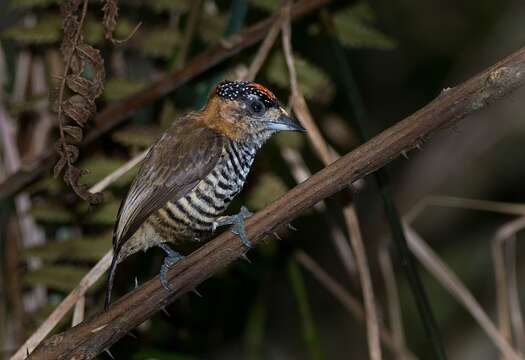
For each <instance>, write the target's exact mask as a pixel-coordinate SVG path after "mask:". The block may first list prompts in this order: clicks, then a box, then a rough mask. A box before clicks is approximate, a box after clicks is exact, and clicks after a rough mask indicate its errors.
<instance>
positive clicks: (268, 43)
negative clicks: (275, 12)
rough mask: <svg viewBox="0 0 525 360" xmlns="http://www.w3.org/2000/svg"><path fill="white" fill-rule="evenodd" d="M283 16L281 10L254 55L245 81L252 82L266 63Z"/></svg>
mask: <svg viewBox="0 0 525 360" xmlns="http://www.w3.org/2000/svg"><path fill="white" fill-rule="evenodd" d="M283 14H284V9H282V10H281V12H280V15H279V18H278V19H277V21H275V22H274V23H273V25H272V27H271V28H270V31H268V34H267V35H266V37H265V38H264V41H263V42H262V44H261V46H260V47H259V49H258V50H257V54H256V55H255V57H254V59H253V61H252V62H251V64H250V67H249V68H248V72H247V73H246V76H245V80H250V81H253V80H254V79H255V76H256V75H257V73H258V72H259V70H260V69H261V67H262V66H263V64H264V62H265V61H266V58H267V57H268V54H269V53H270V50H271V49H272V47H273V45H274V44H275V40H277V37H278V36H279V31H280V30H281V26H282V23H283V21H284V19H285V17H284V15H283Z"/></svg>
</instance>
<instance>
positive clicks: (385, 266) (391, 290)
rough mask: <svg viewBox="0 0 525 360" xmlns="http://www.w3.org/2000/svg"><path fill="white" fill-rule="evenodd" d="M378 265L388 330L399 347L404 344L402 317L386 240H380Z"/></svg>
mask: <svg viewBox="0 0 525 360" xmlns="http://www.w3.org/2000/svg"><path fill="white" fill-rule="evenodd" d="M379 267H380V269H381V274H382V275H383V280H384V282H385V289H386V300H387V303H388V315H389V324H390V331H391V332H392V338H393V340H394V342H395V343H396V344H397V346H398V347H399V348H401V347H404V346H405V334H404V331H403V317H402V316H401V304H400V302H399V291H398V289H397V282H396V274H395V272H394V267H393V266H392V259H391V257H390V252H389V250H388V244H387V243H386V242H382V243H381V244H380V246H379Z"/></svg>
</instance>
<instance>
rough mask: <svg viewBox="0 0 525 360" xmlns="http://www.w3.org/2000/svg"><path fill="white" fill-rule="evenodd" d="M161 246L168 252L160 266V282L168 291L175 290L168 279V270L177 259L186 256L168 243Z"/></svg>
mask: <svg viewBox="0 0 525 360" xmlns="http://www.w3.org/2000/svg"><path fill="white" fill-rule="evenodd" d="M159 247H160V248H161V249H162V250H164V252H165V253H166V257H165V258H164V262H163V263H162V266H161V267H160V274H159V275H160V276H159V277H160V284H161V285H162V287H163V288H164V289H166V291H168V292H173V291H174V289H173V288H172V287H171V285H170V283H169V282H168V279H167V274H168V270H169V269H170V267H171V266H173V265H174V264H175V263H176V262H177V261H179V260H181V259H183V258H184V256H182V255H181V254H179V253H178V252H176V251H174V250H172V249H171V248H170V247H169V246H168V245H167V244H160V245H159Z"/></svg>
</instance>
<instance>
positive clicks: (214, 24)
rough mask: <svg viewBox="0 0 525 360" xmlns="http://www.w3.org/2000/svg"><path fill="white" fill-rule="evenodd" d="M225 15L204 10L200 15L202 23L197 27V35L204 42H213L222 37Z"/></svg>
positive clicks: (225, 21)
mask: <svg viewBox="0 0 525 360" xmlns="http://www.w3.org/2000/svg"><path fill="white" fill-rule="evenodd" d="M227 21H228V20H227V18H226V16H224V15H222V14H220V13H218V12H212V11H205V12H204V14H203V15H202V20H201V23H202V24H206V26H201V27H200V28H199V35H200V37H201V39H202V41H204V42H205V43H206V44H214V43H216V42H218V41H219V40H221V39H222V37H223V34H224V30H225V29H226V23H227Z"/></svg>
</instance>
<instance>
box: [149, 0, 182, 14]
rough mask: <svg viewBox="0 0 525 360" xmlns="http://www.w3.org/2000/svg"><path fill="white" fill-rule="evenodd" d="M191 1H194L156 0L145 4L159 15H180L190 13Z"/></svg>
mask: <svg viewBox="0 0 525 360" xmlns="http://www.w3.org/2000/svg"><path fill="white" fill-rule="evenodd" d="M191 1H192V0H155V1H144V2H143V3H144V5H147V6H148V7H149V8H150V9H151V10H153V11H155V12H157V13H162V12H169V13H179V12H186V11H188V10H189V8H190V4H191Z"/></svg>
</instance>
